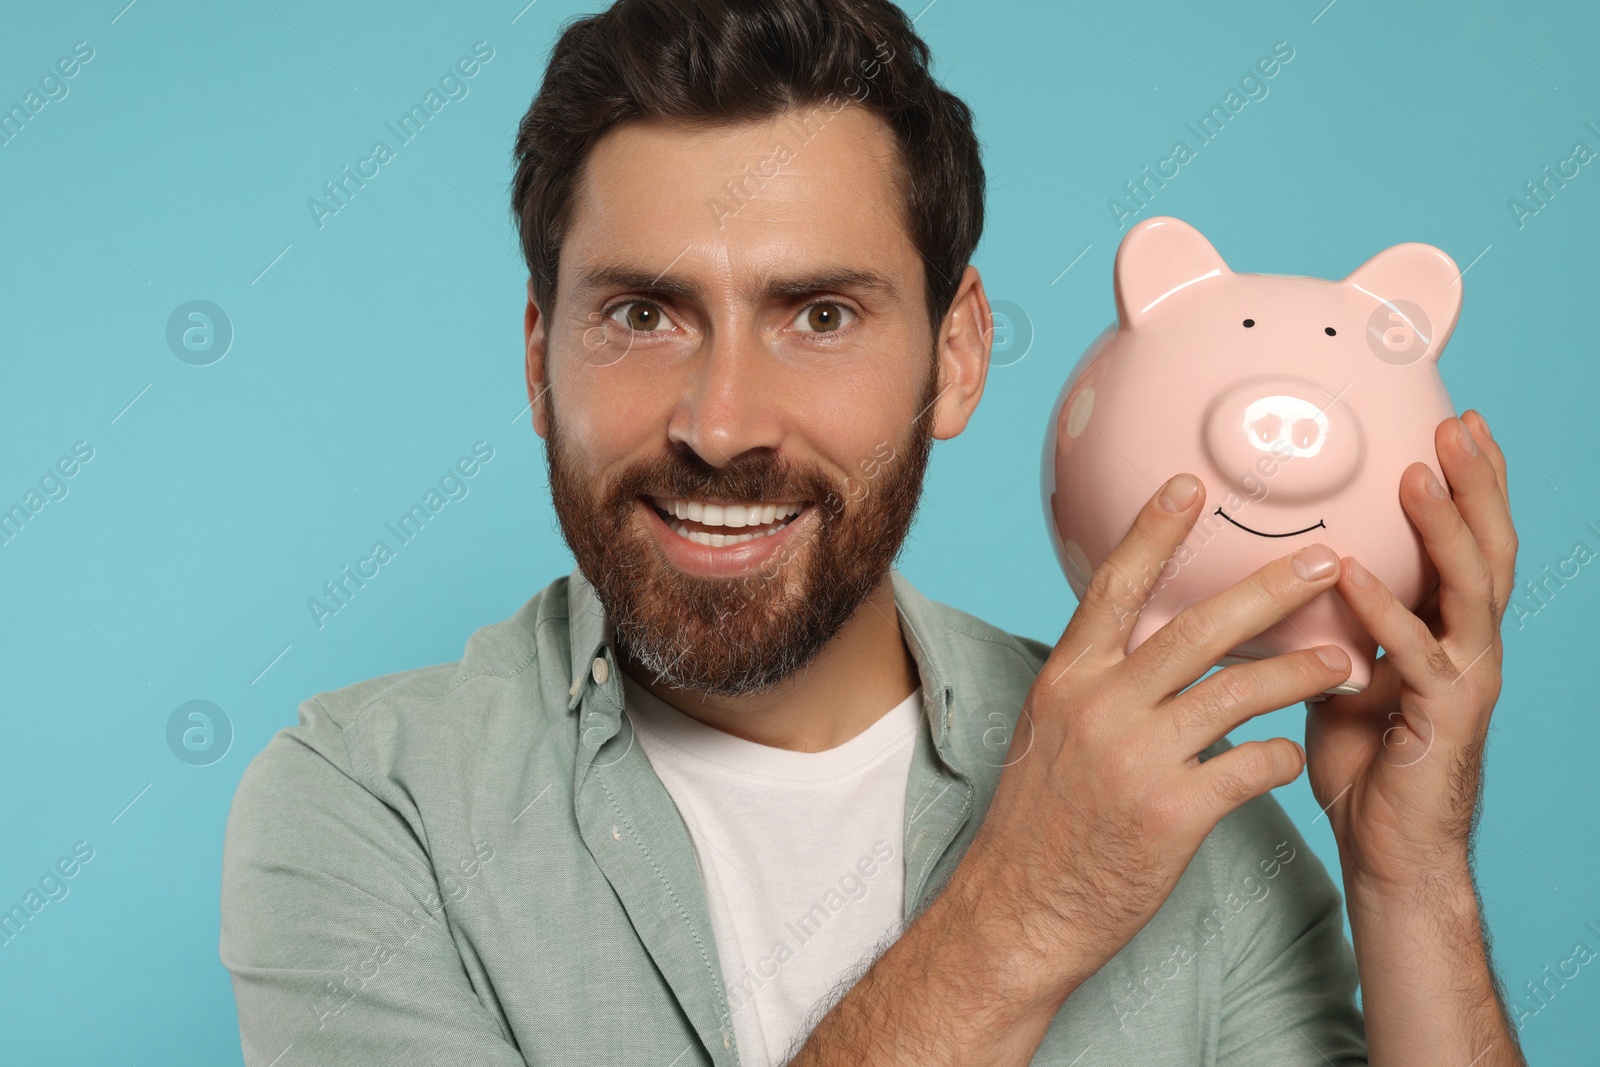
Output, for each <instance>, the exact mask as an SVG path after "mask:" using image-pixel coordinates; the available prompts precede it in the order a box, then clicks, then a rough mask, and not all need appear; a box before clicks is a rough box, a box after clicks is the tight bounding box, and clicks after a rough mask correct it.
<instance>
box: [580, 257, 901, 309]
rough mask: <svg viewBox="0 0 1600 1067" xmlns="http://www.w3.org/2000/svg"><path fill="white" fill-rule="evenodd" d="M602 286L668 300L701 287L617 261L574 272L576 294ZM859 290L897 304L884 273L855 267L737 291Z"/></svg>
mask: <svg viewBox="0 0 1600 1067" xmlns="http://www.w3.org/2000/svg"><path fill="white" fill-rule="evenodd" d="M602 289H627V290H631V291H634V292H638V293H644V294H646V295H649V296H656V297H664V298H669V299H682V298H690V299H692V298H695V297H698V296H700V295H701V288H700V286H699V285H697V284H696V283H694V282H692V281H690V280H689V279H688V278H685V277H682V276H681V275H677V274H668V273H656V272H653V271H648V270H640V269H638V268H636V267H630V266H627V265H625V264H620V263H598V264H594V265H592V266H589V267H585V268H584V269H582V270H580V271H579V272H578V277H577V281H576V283H575V284H574V286H573V290H574V292H575V293H576V294H577V295H578V296H586V295H588V294H589V293H591V292H594V291H596V290H602ZM850 290H860V291H865V292H868V293H871V294H873V295H875V296H877V297H878V298H879V299H881V300H884V301H886V302H888V303H897V302H898V301H899V299H900V291H899V290H898V289H897V288H896V287H895V285H894V283H893V282H891V281H890V280H889V278H888V276H887V275H884V274H881V273H879V272H878V271H874V270H865V269H861V268H855V267H836V268H828V269H824V270H820V271H816V272H814V273H809V274H792V275H765V276H762V277H760V278H758V279H757V280H756V282H755V283H754V285H753V286H750V287H747V288H746V290H745V291H744V292H743V293H742V294H741V295H743V296H745V297H746V298H750V297H755V298H757V299H758V300H761V301H767V300H794V299H797V298H799V297H803V296H808V295H810V294H811V293H817V292H844V291H850Z"/></svg>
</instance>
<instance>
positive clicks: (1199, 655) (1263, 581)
mask: <svg viewBox="0 0 1600 1067" xmlns="http://www.w3.org/2000/svg"><path fill="white" fill-rule="evenodd" d="M1338 580H1339V557H1338V556H1337V555H1335V554H1334V551H1333V549H1331V548H1329V547H1328V546H1327V545H1325V544H1322V543H1321V542H1320V541H1319V542H1317V543H1316V544H1313V545H1308V546H1307V547H1305V548H1302V549H1301V550H1300V551H1298V552H1295V553H1293V554H1292V555H1288V556H1284V557H1282V558H1279V559H1275V560H1273V561H1272V562H1271V563H1268V564H1266V565H1265V566H1263V567H1261V568H1260V569H1258V570H1256V571H1255V573H1253V574H1250V575H1247V576H1246V577H1245V578H1244V579H1242V580H1241V581H1238V582H1235V583H1234V584H1233V585H1230V586H1229V587H1228V588H1226V589H1224V590H1222V592H1220V593H1216V594H1214V595H1212V596H1209V597H1207V598H1205V599H1204V600H1202V601H1200V602H1198V603H1195V604H1190V605H1189V606H1188V607H1186V608H1184V609H1183V610H1182V611H1180V612H1178V614H1177V615H1175V616H1173V617H1172V618H1171V619H1170V620H1168V621H1167V624H1166V625H1165V626H1163V627H1161V629H1159V630H1157V631H1156V632H1155V633H1153V634H1151V635H1150V637H1149V639H1148V640H1146V641H1145V642H1144V643H1143V644H1141V645H1140V646H1139V647H1138V648H1136V649H1134V650H1133V652H1132V653H1131V654H1130V655H1129V656H1128V659H1127V669H1128V671H1129V672H1130V677H1132V678H1134V679H1136V681H1135V682H1133V683H1132V684H1133V685H1134V687H1135V689H1136V690H1137V692H1139V693H1140V694H1141V695H1142V696H1145V697H1147V698H1149V699H1150V701H1151V702H1152V703H1156V702H1159V701H1161V700H1163V699H1165V698H1166V697H1168V696H1171V695H1172V694H1173V693H1176V692H1177V691H1178V690H1180V689H1182V688H1183V687H1184V686H1187V685H1189V684H1190V683H1191V682H1193V681H1194V680H1195V679H1196V678H1198V677H1200V676H1201V675H1202V674H1204V673H1205V672H1206V671H1208V670H1210V669H1211V666H1212V665H1213V664H1215V663H1216V662H1217V660H1219V659H1221V658H1222V657H1223V656H1225V655H1227V654H1228V652H1229V651H1230V650H1232V649H1234V648H1236V647H1237V646H1239V645H1241V644H1243V643H1244V642H1245V641H1248V640H1249V639H1250V638H1252V637H1254V636H1256V635H1257V634H1259V633H1261V632H1262V631H1264V630H1266V629H1268V628H1270V627H1272V626H1275V625H1276V624H1278V623H1279V622H1281V621H1282V620H1283V619H1285V618H1287V617H1288V615H1289V614H1290V613H1291V612H1292V611H1294V610H1295V609H1296V608H1299V607H1301V606H1302V605H1304V604H1306V603H1308V602H1309V601H1311V600H1312V599H1313V598H1315V597H1317V596H1319V595H1320V594H1322V593H1323V592H1325V591H1326V590H1327V589H1329V588H1331V587H1332V586H1333V585H1334V584H1335V583H1337V582H1338Z"/></svg>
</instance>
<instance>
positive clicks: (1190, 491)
mask: <svg viewBox="0 0 1600 1067" xmlns="http://www.w3.org/2000/svg"><path fill="white" fill-rule="evenodd" d="M1199 495H1200V479H1198V478H1196V477H1195V476H1194V475H1192V474H1175V475H1173V476H1172V477H1171V478H1169V479H1167V484H1166V486H1165V487H1164V488H1163V489H1162V490H1161V506H1162V507H1164V508H1166V509H1167V510H1168V511H1182V510H1183V509H1184V508H1186V507H1188V506H1189V505H1190V504H1193V503H1194V498H1195V497H1196V496H1199Z"/></svg>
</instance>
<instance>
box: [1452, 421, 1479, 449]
mask: <svg viewBox="0 0 1600 1067" xmlns="http://www.w3.org/2000/svg"><path fill="white" fill-rule="evenodd" d="M1456 438H1457V440H1459V441H1460V442H1461V447H1462V448H1464V449H1466V450H1467V455H1469V456H1476V455H1477V454H1478V442H1476V441H1474V440H1473V439H1472V432H1471V431H1470V430H1468V429H1467V424H1466V423H1465V422H1464V421H1462V420H1461V419H1457V420H1456Z"/></svg>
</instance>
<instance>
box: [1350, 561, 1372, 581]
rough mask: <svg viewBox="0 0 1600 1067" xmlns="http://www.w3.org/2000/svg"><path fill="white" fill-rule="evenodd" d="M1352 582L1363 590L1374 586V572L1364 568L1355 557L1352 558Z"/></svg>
mask: <svg viewBox="0 0 1600 1067" xmlns="http://www.w3.org/2000/svg"><path fill="white" fill-rule="evenodd" d="M1350 580H1351V581H1352V582H1354V583H1356V584H1357V585H1359V586H1360V587H1361V588H1363V589H1367V588H1369V587H1370V586H1371V585H1372V572H1371V571H1369V570H1367V568H1365V567H1363V566H1362V565H1361V563H1360V561H1358V560H1357V559H1356V558H1355V557H1354V556H1351V557H1350Z"/></svg>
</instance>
